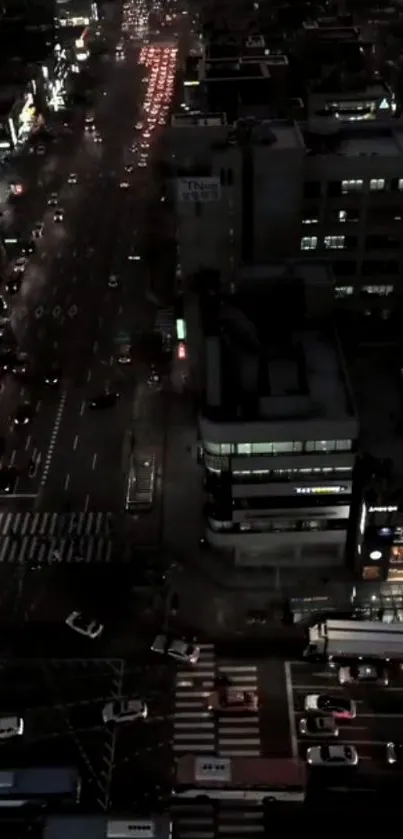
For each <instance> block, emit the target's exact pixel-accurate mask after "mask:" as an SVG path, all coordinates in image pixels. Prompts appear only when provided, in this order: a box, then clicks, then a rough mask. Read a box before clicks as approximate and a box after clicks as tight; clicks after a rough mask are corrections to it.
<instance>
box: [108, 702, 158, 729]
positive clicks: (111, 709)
mask: <svg viewBox="0 0 403 839" xmlns="http://www.w3.org/2000/svg"><path fill="white" fill-rule="evenodd" d="M147 717H148V708H147V703H146V702H144V700H143V699H117V700H116V701H115V702H107V704H106V705H104V708H103V711H102V719H103V721H104V722H105V723H109V722H114V723H124V722H135V721H136V720H146V719H147Z"/></svg>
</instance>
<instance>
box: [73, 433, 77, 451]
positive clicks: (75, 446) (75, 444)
mask: <svg viewBox="0 0 403 839" xmlns="http://www.w3.org/2000/svg"><path fill="white" fill-rule="evenodd" d="M77 446H78V434H76V436H75V437H74V443H73V449H74V451H75V450H76V448H77Z"/></svg>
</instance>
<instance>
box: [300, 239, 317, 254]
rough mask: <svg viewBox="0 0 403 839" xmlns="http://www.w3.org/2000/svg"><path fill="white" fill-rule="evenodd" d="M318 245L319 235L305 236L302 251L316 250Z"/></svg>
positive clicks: (302, 240)
mask: <svg viewBox="0 0 403 839" xmlns="http://www.w3.org/2000/svg"><path fill="white" fill-rule="evenodd" d="M317 247H318V237H317V236H303V237H302V239H301V250H302V251H314V250H315V248H317Z"/></svg>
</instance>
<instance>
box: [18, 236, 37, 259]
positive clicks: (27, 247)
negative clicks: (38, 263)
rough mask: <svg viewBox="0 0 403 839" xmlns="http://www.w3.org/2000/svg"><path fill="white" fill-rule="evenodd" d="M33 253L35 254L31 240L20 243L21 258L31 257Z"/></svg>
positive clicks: (33, 243)
mask: <svg viewBox="0 0 403 839" xmlns="http://www.w3.org/2000/svg"><path fill="white" fill-rule="evenodd" d="M33 253H35V242H34V241H33V240H32V239H29V240H28V241H27V242H22V243H21V255H22V256H32V254H33Z"/></svg>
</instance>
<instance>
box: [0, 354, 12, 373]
mask: <svg viewBox="0 0 403 839" xmlns="http://www.w3.org/2000/svg"><path fill="white" fill-rule="evenodd" d="M15 361H16V355H15V352H14V350H11V349H3V350H1V351H0V370H1V371H2V373H7V372H8V371H9V370H11V369H12V366H13V364H15Z"/></svg>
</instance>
